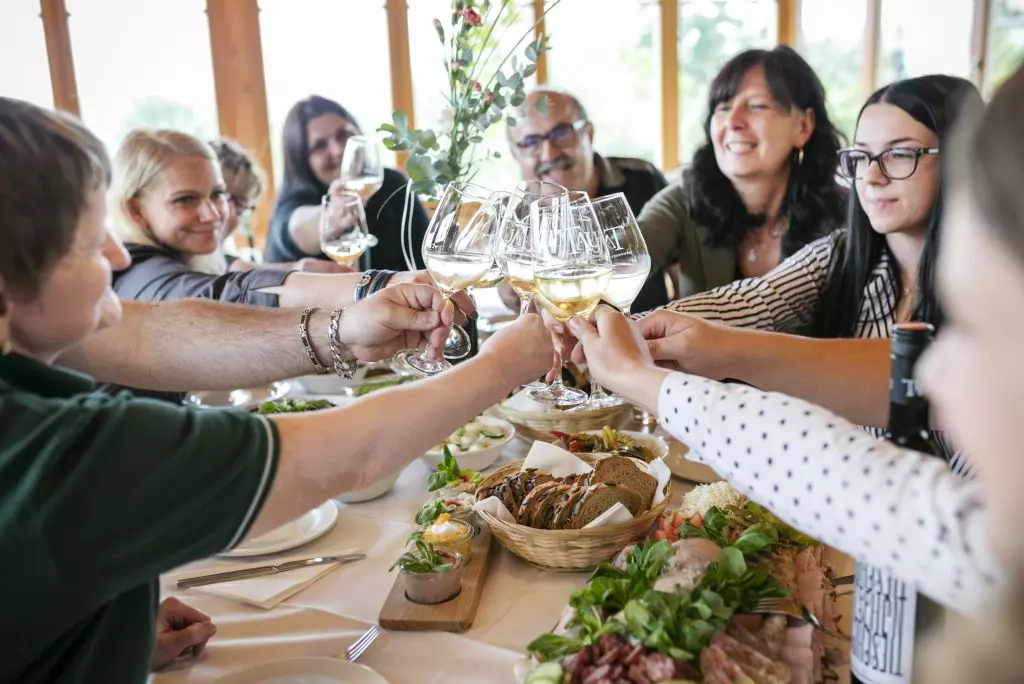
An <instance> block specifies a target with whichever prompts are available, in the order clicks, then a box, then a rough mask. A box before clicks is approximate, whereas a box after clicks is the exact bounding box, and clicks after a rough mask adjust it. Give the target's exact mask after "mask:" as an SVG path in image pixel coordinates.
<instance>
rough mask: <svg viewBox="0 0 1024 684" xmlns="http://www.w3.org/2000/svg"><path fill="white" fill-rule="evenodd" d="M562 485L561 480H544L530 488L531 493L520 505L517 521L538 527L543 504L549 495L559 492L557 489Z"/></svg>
mask: <svg viewBox="0 0 1024 684" xmlns="http://www.w3.org/2000/svg"><path fill="white" fill-rule="evenodd" d="M561 486H562V483H561V482H558V481H556V480H551V481H549V482H542V483H541V484H539V485H537V486H536V487H534V488H533V489H532V490H530V493H529V494H527V495H526V498H525V499H523V503H522V504H521V505H520V506H519V514H518V515H517V516H516V521H517V522H518V523H519V524H520V525H526V526H528V527H536V526H537V520H538V515H539V513H540V511H541V504H542V503H544V500H545V499H547V497H549V496H551V495H553V494H557V491H556V490H557V488H558V487H561Z"/></svg>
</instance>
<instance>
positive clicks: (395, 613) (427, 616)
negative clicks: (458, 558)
mask: <svg viewBox="0 0 1024 684" xmlns="http://www.w3.org/2000/svg"><path fill="white" fill-rule="evenodd" d="M478 529H479V530H480V531H479V532H478V533H477V535H476V536H475V537H473V546H472V555H473V560H471V561H470V563H469V565H467V566H466V570H465V573H464V574H463V575H462V592H461V593H459V595H458V596H456V597H455V598H453V599H451V600H450V601H445V602H444V603H437V604H434V605H432V606H425V605H422V604H419V603H413V602H412V601H410V600H409V599H407V598H406V597H405V577H404V576H403V575H402V574H401V573H398V577H397V578H396V579H395V585H394V586H393V587H391V593H390V594H388V598H387V600H386V601H384V606H383V607H382V608H381V609H380V617H378V619H377V622H378V624H379V625H380V626H381V627H383V628H384V629H391V630H399V631H407V632H433V631H436V632H465V631H466V630H467V629H469V628H470V627H471V626H472V624H473V619H474V618H475V617H476V609H477V606H479V605H480V595H481V594H482V593H483V589H484V581H485V580H486V579H487V567H488V565H489V564H490V560H491V553H492V552H493V550H494V549H493V547H494V545H493V544H492V543H491V530H490V529H489V528H487V527H486V526H483V525H480V526H479V528H478Z"/></svg>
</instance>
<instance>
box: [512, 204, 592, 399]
mask: <svg viewBox="0 0 1024 684" xmlns="http://www.w3.org/2000/svg"><path fill="white" fill-rule="evenodd" d="M531 228H532V237H533V282H534V285H535V287H536V289H537V298H536V301H537V302H538V303H540V305H541V306H543V307H544V308H545V309H546V310H547V311H548V312H549V313H550V314H551V315H552V316H554V317H555V318H556V319H558V320H559V321H563V322H564V321H568V320H569V319H570V318H572V317H573V316H576V315H584V316H586V315H589V314H590V312H591V311H593V310H594V307H595V306H597V303H598V302H599V301H600V299H601V296H602V295H603V294H604V290H605V288H606V287H607V286H608V281H609V280H610V279H611V274H612V263H611V259H610V258H609V256H608V246H607V244H606V243H605V240H604V238H603V236H602V235H601V230H600V228H599V226H598V223H597V217H596V216H595V215H594V209H593V207H592V206H591V204H590V198H589V197H588V196H587V194H586V193H585V192H570V193H568V194H565V195H558V196H554V197H546V198H542V199H539V200H537V201H536V202H534V203H533V204H532V205H531ZM558 365H559V367H561V358H560V357H559V364H558ZM530 396H531V397H533V398H534V399H535V400H537V401H540V402H544V403H548V404H553V405H555V406H576V405H578V404H582V403H583V402H585V401H586V400H587V394H586V392H583V391H581V390H578V389H574V388H570V387H566V386H565V385H564V384H563V383H562V377H561V373H556V374H555V379H554V381H553V382H552V383H551V384H550V385H549V386H548V387H546V388H544V389H539V390H533V391H532V392H530Z"/></svg>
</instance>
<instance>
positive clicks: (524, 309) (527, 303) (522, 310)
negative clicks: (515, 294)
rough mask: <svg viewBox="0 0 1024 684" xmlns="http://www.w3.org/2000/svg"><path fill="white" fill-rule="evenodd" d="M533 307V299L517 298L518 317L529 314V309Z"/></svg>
mask: <svg viewBox="0 0 1024 684" xmlns="http://www.w3.org/2000/svg"><path fill="white" fill-rule="evenodd" d="M531 306H533V297H520V298H519V315H520V317H522V316H525V315H526V314H528V313H530V307H531Z"/></svg>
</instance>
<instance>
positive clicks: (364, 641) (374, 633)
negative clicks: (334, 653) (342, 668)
mask: <svg viewBox="0 0 1024 684" xmlns="http://www.w3.org/2000/svg"><path fill="white" fill-rule="evenodd" d="M379 636H380V627H378V626H377V625H374V626H373V627H370V629H368V630H366V632H364V633H363V635H362V636H361V637H359V638H358V639H356V641H355V643H354V644H352V645H351V646H349V647H348V648H347V649H345V660H347V661H348V662H350V663H354V662H355V661H356V660H358V659H359V656H361V655H363V653H365V652H366V649H368V648H370V646H372V645H373V642H374V641H376V640H377V637H379Z"/></svg>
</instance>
